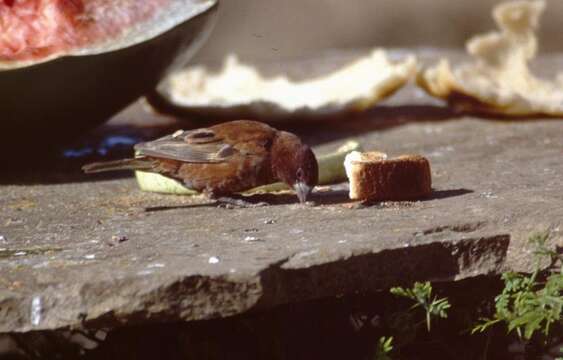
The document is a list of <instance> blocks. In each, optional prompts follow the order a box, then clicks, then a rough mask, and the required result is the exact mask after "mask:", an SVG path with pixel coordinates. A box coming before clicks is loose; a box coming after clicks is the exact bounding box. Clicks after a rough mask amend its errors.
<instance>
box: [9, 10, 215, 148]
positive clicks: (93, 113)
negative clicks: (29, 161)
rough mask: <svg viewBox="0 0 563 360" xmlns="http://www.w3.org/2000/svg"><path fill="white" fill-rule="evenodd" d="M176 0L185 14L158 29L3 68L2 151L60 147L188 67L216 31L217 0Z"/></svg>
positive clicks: (175, 17) (153, 28)
mask: <svg viewBox="0 0 563 360" xmlns="http://www.w3.org/2000/svg"><path fill="white" fill-rule="evenodd" d="M172 1H173V2H174V4H175V7H176V9H175V12H176V13H177V14H176V15H173V16H172V17H173V18H174V19H172V20H171V21H169V19H167V22H168V23H166V24H165V25H161V24H160V23H159V25H158V28H163V29H157V30H155V26H152V27H151V29H150V30H151V31H152V32H153V33H154V32H155V31H159V33H157V34H151V33H150V31H146V32H143V31H142V30H143V29H142V28H141V29H140V30H139V31H137V32H136V33H134V34H132V35H131V36H128V37H127V38H125V39H121V40H120V43H119V44H117V45H116V44H112V45H114V46H113V47H115V48H116V49H110V50H109V51H107V48H108V47H107V46H106V48H104V49H102V50H100V49H96V48H91V49H81V50H80V52H79V53H75V54H72V55H64V56H61V57H58V58H54V59H51V60H48V61H46V62H42V63H37V64H34V65H31V66H25V65H19V67H14V68H7V69H6V68H4V69H2V68H0V151H2V152H3V154H4V155H6V151H7V149H9V150H8V151H9V153H11V154H14V151H17V152H18V153H21V152H29V151H30V149H31V148H35V149H37V148H38V147H54V146H57V145H59V144H60V142H61V141H65V140H68V139H70V138H72V137H74V136H76V135H79V134H80V133H83V132H85V131H86V130H88V129H91V128H92V127H94V126H95V125H97V124H100V123H102V122H104V121H106V120H108V119H109V118H110V117H111V116H112V115H114V114H116V113H117V112H119V111H120V110H121V109H123V108H124V107H126V106H127V105H128V104H130V103H132V102H133V101H135V100H136V99H138V98H139V97H140V96H142V95H143V94H145V93H147V92H149V91H151V90H152V89H154V88H155V87H156V85H157V84H158V82H159V81H160V80H161V79H162V78H163V77H164V76H165V75H166V74H167V73H168V72H169V71H171V70H173V69H175V68H177V67H179V66H182V65H184V64H185V63H186V62H187V60H188V59H189V57H190V56H192V55H193V53H194V52H195V51H196V50H197V49H198V48H199V45H201V43H202V42H203V41H204V40H205V39H206V38H207V35H208V34H209V32H210V31H211V28H212V25H213V23H214V21H213V20H214V19H215V14H216V10H217V1H216V0H172ZM178 10H182V11H183V12H180V11H178ZM178 14H180V15H178ZM182 14H184V15H182ZM147 33H149V34H148V35H147ZM147 36H148V38H146V37H147ZM143 37H145V38H143ZM16 154H17V153H16Z"/></svg>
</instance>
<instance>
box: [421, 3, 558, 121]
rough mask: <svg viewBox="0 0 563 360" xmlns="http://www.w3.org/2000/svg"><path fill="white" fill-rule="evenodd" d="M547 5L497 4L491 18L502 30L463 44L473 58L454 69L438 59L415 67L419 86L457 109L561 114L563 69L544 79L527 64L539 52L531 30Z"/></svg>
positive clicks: (535, 26)
mask: <svg viewBox="0 0 563 360" xmlns="http://www.w3.org/2000/svg"><path fill="white" fill-rule="evenodd" d="M545 5H546V4H545V1H544V0H535V1H512V2H506V3H501V4H499V5H497V6H496V7H495V8H494V10H493V17H494V20H495V22H496V23H497V25H498V27H499V29H500V30H499V31H496V32H491V33H488V34H483V35H478V36H475V37H474V38H472V39H470V40H469V41H468V42H467V44H466V49H467V52H468V53H469V54H470V55H471V56H472V57H473V59H474V61H473V62H471V63H466V64H462V65H460V66H458V67H454V68H452V66H450V63H449V62H448V60H446V59H442V60H441V61H440V62H439V63H438V64H437V65H436V66H434V67H430V68H427V69H424V70H422V71H420V72H419V74H418V75H417V83H418V85H419V86H421V87H422V88H423V89H424V90H426V92H428V93H429V94H430V95H433V96H435V97H438V98H442V99H445V100H447V101H448V103H449V104H450V106H452V107H453V108H454V109H456V110H458V111H461V112H480V113H489V114H502V115H509V116H531V115H547V116H563V74H559V77H558V79H556V80H554V81H548V80H543V79H539V78H537V77H535V76H534V75H533V74H532V73H531V72H530V69H529V67H528V63H529V62H530V60H532V59H533V58H534V57H535V55H536V52H537V47H538V44H537V38H536V34H535V31H536V29H537V28H538V25H539V19H540V15H541V14H542V12H543V11H544V9H545Z"/></svg>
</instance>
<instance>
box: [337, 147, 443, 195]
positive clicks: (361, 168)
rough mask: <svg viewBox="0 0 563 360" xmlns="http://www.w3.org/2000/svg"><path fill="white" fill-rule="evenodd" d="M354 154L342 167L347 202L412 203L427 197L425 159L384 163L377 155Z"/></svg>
mask: <svg viewBox="0 0 563 360" xmlns="http://www.w3.org/2000/svg"><path fill="white" fill-rule="evenodd" d="M357 154H358V153H357ZM357 154H356V155H353V156H351V157H350V158H348V159H347V160H346V165H345V166H346V169H347V175H348V179H349V181H350V194H349V195H350V198H351V199H353V200H377V201H384V200H416V199H421V198H425V197H428V196H429V195H430V194H431V192H432V177H431V173H430V163H429V161H428V160H427V159H426V158H425V157H423V156H420V155H402V156H399V157H396V158H393V159H387V158H386V155H385V154H383V153H380V152H371V153H359V154H360V155H359V156H358V155H357Z"/></svg>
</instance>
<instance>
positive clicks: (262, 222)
mask: <svg viewBox="0 0 563 360" xmlns="http://www.w3.org/2000/svg"><path fill="white" fill-rule="evenodd" d="M411 90H412V89H411ZM410 94H411V95H410V96H415V95H416V94H418V92H416V90H412V91H410ZM413 94H414V95H413ZM399 96H400V97H399V99H407V98H408V96H409V91H408V90H407V91H406V92H405V93H401V94H399ZM417 96H420V94H418V95H417ZM413 99H414V98H413ZM416 99H417V100H416V101H415V102H417V103H420V98H419V97H417V98H416ZM407 100H408V99H407ZM393 101H397V99H395V100H393ZM346 121H347V119H343V120H342V121H341V122H340V123H337V124H334V123H333V124H332V125H326V126H322V127H320V128H317V129H311V128H308V129H304V130H303V131H302V133H303V135H304V137H305V138H308V139H310V140H311V142H312V143H317V144H322V145H321V150H320V151H330V150H332V149H334V148H336V147H337V146H338V145H339V144H340V143H341V142H343V141H344V140H345V139H347V138H348V137H354V138H356V139H358V140H359V141H361V143H362V144H363V146H364V148H365V149H370V150H379V151H384V152H387V153H388V154H389V155H390V156H396V155H400V154H404V153H418V154H421V155H423V156H425V157H427V158H428V159H429V160H430V162H431V167H432V176H433V189H434V190H433V195H432V196H431V198H429V199H427V200H424V201H420V202H395V203H393V202H387V203H379V204H374V205H371V206H356V204H354V203H351V202H350V200H348V198H347V191H346V188H345V187H344V186H338V187H334V188H331V189H323V191H318V192H317V193H316V194H315V195H314V197H313V200H314V202H315V205H307V206H303V205H299V204H298V203H297V201H296V198H295V197H294V196H293V195H290V194H282V195H279V196H274V195H267V196H254V197H253V198H252V199H251V200H256V201H267V202H269V203H271V205H270V206H267V207H256V208H235V209H225V208H217V207H216V206H215V205H214V204H213V203H211V202H209V201H208V200H206V199H204V198H202V197H177V196H167V195H159V194H152V193H143V192H141V191H139V190H138V188H137V186H136V183H135V180H134V179H133V178H132V177H130V176H129V177H123V176H119V175H118V176H119V177H114V178H107V177H84V176H81V177H77V176H74V177H71V178H69V179H67V180H65V177H64V176H63V175H61V176H59V177H58V178H57V181H42V180H41V176H42V175H41V174H40V173H38V174H36V175H34V176H35V178H34V180H33V179H32V180H30V179H29V178H26V179H25V181H24V180H21V179H18V177H17V176H16V175H13V174H12V175H10V174H7V175H8V176H6V174H4V175H3V176H2V181H1V182H0V183H1V185H0V209H1V212H0V235H1V237H0V248H1V249H2V250H0V274H1V276H0V332H26V331H32V330H50V329H60V328H67V327H70V328H76V327H92V328H99V327H106V328H111V327H113V326H117V325H120V324H132V323H136V324H139V323H145V322H156V321H161V322H163V321H176V320H196V319H210V318H218V317H226V316H230V315H234V314H240V313H244V312H248V311H251V310H254V309H267V308H271V307H273V306H276V305H278V304H284V303H290V302H300V301H305V300H310V299H318V298H323V297H333V296H341V295H346V294H352V293H358V292H367V291H374V290H378V289H384V288H387V287H389V286H391V285H396V284H408V283H409V282H411V281H414V280H430V281H456V280H459V279H465V278H471V277H475V276H478V275H489V274H499V273H500V272H502V271H505V270H507V269H513V270H524V271H525V270H530V269H531V267H532V264H531V255H530V251H529V249H528V247H527V244H526V239H527V238H528V236H529V235H530V234H531V233H532V232H534V231H537V230H545V229H548V228H549V229H551V231H552V241H555V242H561V237H562V235H561V225H562V224H561V223H562V222H563V161H562V159H563V157H562V156H563V121H558V120H544V119H535V120H515V121H506V120H503V121H495V120H491V119H488V120H485V119H479V118H475V117H470V116H454V115H453V114H449V113H448V112H447V111H446V110H444V109H443V108H441V107H437V106H435V105H428V106H419V105H417V106H402V107H401V108H400V109H399V110H396V109H393V108H390V107H382V108H380V109H375V110H374V111H372V112H370V113H369V114H366V115H365V116H363V117H362V118H358V119H355V120H354V121H353V122H349V123H347V122H346ZM78 163H79V161H78V162H77V164H76V168H78V167H79V165H80V164H78ZM126 175H130V174H126Z"/></svg>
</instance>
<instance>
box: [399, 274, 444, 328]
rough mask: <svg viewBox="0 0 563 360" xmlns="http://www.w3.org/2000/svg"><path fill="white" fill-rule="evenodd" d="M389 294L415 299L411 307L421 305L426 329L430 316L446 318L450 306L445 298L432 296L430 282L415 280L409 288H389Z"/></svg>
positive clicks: (429, 326) (428, 326) (429, 323)
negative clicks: (424, 313) (424, 315)
mask: <svg viewBox="0 0 563 360" xmlns="http://www.w3.org/2000/svg"><path fill="white" fill-rule="evenodd" d="M390 291H391V294H393V295H396V296H401V297H405V298H408V299H411V300H413V301H415V304H414V305H413V306H412V307H411V310H412V309H415V308H418V307H421V308H423V309H424V311H425V312H426V328H427V330H428V331H430V329H431V320H432V317H438V318H447V317H448V309H449V308H450V307H451V305H450V303H449V301H448V299H447V298H440V299H438V298H437V297H436V296H434V297H432V285H431V284H430V282H428V281H427V282H425V283H419V282H415V283H414V286H413V287H412V288H410V289H405V288H402V287H400V286H397V287H393V288H391V290H390Z"/></svg>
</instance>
